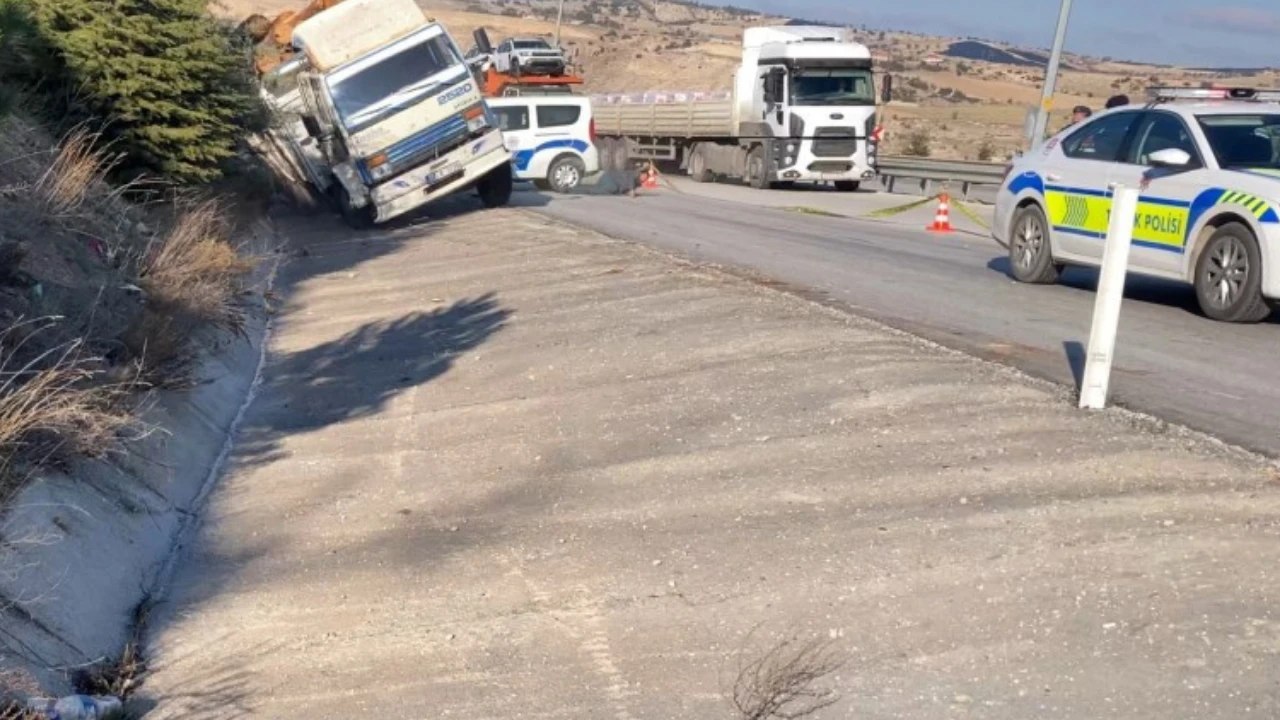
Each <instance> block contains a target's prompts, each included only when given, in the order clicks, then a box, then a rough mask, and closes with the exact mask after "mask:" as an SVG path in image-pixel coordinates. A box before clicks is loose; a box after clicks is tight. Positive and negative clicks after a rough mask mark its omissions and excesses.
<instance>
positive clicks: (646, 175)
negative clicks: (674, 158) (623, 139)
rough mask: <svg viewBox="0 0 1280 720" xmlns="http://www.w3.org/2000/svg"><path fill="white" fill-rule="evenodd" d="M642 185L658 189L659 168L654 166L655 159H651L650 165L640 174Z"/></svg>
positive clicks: (649, 188) (650, 188)
mask: <svg viewBox="0 0 1280 720" xmlns="http://www.w3.org/2000/svg"><path fill="white" fill-rule="evenodd" d="M640 187H642V188H645V189H646V190H656V189H657V187H658V168H656V167H654V166H653V161H652V160H650V161H649V167H648V168H647V169H646V170H645V171H644V172H643V173H641V174H640Z"/></svg>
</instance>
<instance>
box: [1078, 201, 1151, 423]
mask: <svg viewBox="0 0 1280 720" xmlns="http://www.w3.org/2000/svg"><path fill="white" fill-rule="evenodd" d="M1137 214H1138V190H1137V188H1128V187H1125V186H1123V185H1117V186H1116V188H1115V192H1114V194H1113V195H1112V202H1111V222H1110V225H1109V227H1108V228H1107V241H1106V246H1105V247H1104V249H1103V251H1102V270H1101V272H1100V273H1099V275H1098V296H1097V299H1096V300H1095V301H1094V305H1093V329H1092V330H1091V331H1090V333H1089V349H1088V355H1086V356H1085V365H1084V379H1083V380H1082V381H1081V383H1080V407H1081V408H1086V409H1089V410H1101V409H1103V408H1105V407H1106V406H1107V391H1108V390H1109V389H1110V387H1111V363H1112V361H1113V360H1114V359H1115V351H1116V331H1117V330H1118V329H1119V327H1120V304H1121V302H1122V301H1123V300H1124V280H1125V274H1126V273H1127V272H1128V271H1129V248H1130V246H1131V245H1132V244H1133V223H1134V219H1135V217H1136V216H1137Z"/></svg>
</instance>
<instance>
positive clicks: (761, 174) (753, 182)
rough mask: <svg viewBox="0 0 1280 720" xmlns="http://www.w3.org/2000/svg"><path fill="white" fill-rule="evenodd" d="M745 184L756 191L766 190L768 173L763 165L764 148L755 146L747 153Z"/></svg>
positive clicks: (767, 187)
mask: <svg viewBox="0 0 1280 720" xmlns="http://www.w3.org/2000/svg"><path fill="white" fill-rule="evenodd" d="M746 179H747V184H748V185H750V186H751V187H753V188H755V189H756V190H768V189H769V187H770V183H769V171H768V166H767V165H766V164H765V157H764V146H763V145H757V146H755V147H753V148H751V152H749V153H747V178H746Z"/></svg>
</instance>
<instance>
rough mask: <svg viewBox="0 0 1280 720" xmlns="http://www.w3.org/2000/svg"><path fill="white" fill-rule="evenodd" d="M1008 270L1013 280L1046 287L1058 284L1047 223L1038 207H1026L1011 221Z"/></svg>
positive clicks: (1057, 271)
mask: <svg viewBox="0 0 1280 720" xmlns="http://www.w3.org/2000/svg"><path fill="white" fill-rule="evenodd" d="M1009 235H1010V237H1009V269H1010V271H1011V272H1012V273H1013V277H1014V279H1016V280H1017V281H1019V282H1024V283H1035V284H1037V285H1047V284H1050V283H1055V282H1057V281H1058V274H1059V273H1060V272H1061V271H1062V268H1061V266H1059V265H1055V264H1054V262H1053V250H1052V249H1051V248H1050V246H1049V223H1048V221H1046V220H1045V217H1044V211H1043V210H1041V209H1040V206H1039V205H1028V206H1026V207H1024V208H1022V209H1021V210H1019V211H1018V212H1017V214H1016V215H1014V217H1013V231H1012V232H1011V233H1010V234H1009Z"/></svg>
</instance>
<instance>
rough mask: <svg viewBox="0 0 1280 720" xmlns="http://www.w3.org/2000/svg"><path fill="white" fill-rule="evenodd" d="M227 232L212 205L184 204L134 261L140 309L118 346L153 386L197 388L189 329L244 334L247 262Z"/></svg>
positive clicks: (215, 205) (250, 263) (195, 355)
mask: <svg viewBox="0 0 1280 720" xmlns="http://www.w3.org/2000/svg"><path fill="white" fill-rule="evenodd" d="M232 231H233V230H232V227H231V223H230V221H229V219H228V216H227V215H226V214H225V213H224V212H223V211H222V209H221V207H220V206H219V204H218V202H217V201H216V200H206V201H203V202H199V203H194V204H190V205H187V206H186V207H185V208H183V209H182V210H181V211H180V212H179V213H178V214H177V216H176V219H175V220H174V222H173V224H172V227H171V228H170V230H169V232H168V233H166V234H165V235H163V236H162V237H159V238H157V239H156V240H155V241H154V242H153V243H152V246H151V247H150V248H148V249H147V251H146V252H145V253H144V254H143V256H142V258H141V262H140V266H139V268H138V282H139V284H140V285H141V287H142V289H143V291H144V292H145V294H146V307H145V309H144V311H143V314H142V318H141V319H140V321H139V322H138V323H137V324H136V325H135V326H134V328H133V329H132V330H131V331H130V333H128V335H127V336H126V338H125V343H126V345H127V346H128V347H129V349H130V350H131V351H132V353H133V355H134V357H136V358H137V359H138V361H139V362H140V363H141V365H142V368H143V375H144V377H145V378H146V379H147V381H148V382H150V383H152V384H154V385H156V386H157V387H163V388H168V389H174V388H180V387H187V386H190V385H191V384H192V383H194V382H196V377H195V372H196V368H197V366H198V364H199V354H198V351H197V347H196V343H195V342H194V338H193V328H210V329H213V330H216V331H221V332H229V333H235V334H241V335H242V334H243V333H244V329H245V323H246V322H247V311H248V309H247V306H246V304H245V300H246V294H247V293H246V279H247V277H248V276H249V274H250V273H251V272H252V270H253V266H254V263H253V261H252V260H251V259H247V258H246V257H244V256H243V255H242V254H241V253H240V252H239V251H238V249H237V248H236V247H235V245H233V244H232V242H231V237H232Z"/></svg>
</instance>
